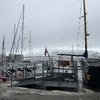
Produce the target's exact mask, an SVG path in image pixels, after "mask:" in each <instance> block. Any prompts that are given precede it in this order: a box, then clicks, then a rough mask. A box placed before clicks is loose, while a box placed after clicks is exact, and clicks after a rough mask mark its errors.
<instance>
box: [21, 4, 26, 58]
mask: <svg viewBox="0 0 100 100" xmlns="http://www.w3.org/2000/svg"><path fill="white" fill-rule="evenodd" d="M24 9H25V5H23V16H22V41H21V60H22V58H23V39H24V37H23V35H24Z"/></svg>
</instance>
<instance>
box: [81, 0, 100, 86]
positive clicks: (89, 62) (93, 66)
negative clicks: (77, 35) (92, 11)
mask: <svg viewBox="0 0 100 100" xmlns="http://www.w3.org/2000/svg"><path fill="white" fill-rule="evenodd" d="M83 9H84V33H85V52H84V55H83V56H84V57H85V59H82V60H81V66H82V69H83V70H82V78H83V82H84V83H85V84H86V85H88V86H94V87H100V77H99V76H100V59H96V58H89V57H88V49H87V36H88V34H87V26H86V7H85V0H83Z"/></svg>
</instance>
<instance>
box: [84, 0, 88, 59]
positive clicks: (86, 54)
mask: <svg viewBox="0 0 100 100" xmlns="http://www.w3.org/2000/svg"><path fill="white" fill-rule="evenodd" d="M83 10H84V34H85V53H84V57H86V58H88V51H87V36H88V35H87V26H86V24H87V23H86V4H85V0H83Z"/></svg>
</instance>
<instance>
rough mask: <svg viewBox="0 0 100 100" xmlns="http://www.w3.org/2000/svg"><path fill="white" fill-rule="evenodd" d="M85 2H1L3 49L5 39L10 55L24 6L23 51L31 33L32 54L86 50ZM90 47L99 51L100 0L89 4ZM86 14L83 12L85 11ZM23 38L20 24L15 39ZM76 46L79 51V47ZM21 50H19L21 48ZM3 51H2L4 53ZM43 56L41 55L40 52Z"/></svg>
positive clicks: (49, 0) (23, 0) (0, 28)
mask: <svg viewBox="0 0 100 100" xmlns="http://www.w3.org/2000/svg"><path fill="white" fill-rule="evenodd" d="M81 1H83V0H0V41H1V42H0V48H1V50H2V40H3V36H5V51H6V52H10V49H11V45H12V41H13V36H14V24H16V26H17V23H18V20H19V16H20V13H21V11H22V7H23V4H24V5H25V28H24V37H27V39H25V40H24V49H28V45H29V44H28V41H29V32H30V31H31V39H32V48H33V52H34V51H36V50H37V49H38V51H39V52H40V51H41V50H43V49H44V48H45V47H47V48H48V49H52V50H53V49H59V48H60V49H61V48H65V49H66V50H67V49H71V48H72V47H73V48H84V35H83V19H81V21H79V17H80V15H83V12H82V13H80V12H81V8H82V7H81ZM86 10H87V29H88V30H87V31H88V33H89V34H90V36H89V37H88V46H89V48H90V49H94V48H95V50H98V48H100V11H99V10H100V0H86ZM82 11H83V10H82ZM79 22H80V25H79ZM19 36H21V22H20V27H19V29H18V34H17V37H16V44H17V41H18V37H19ZM77 45H78V46H79V47H77ZM19 48H20V46H19ZM1 50H0V51H1ZM41 52H42V51H41Z"/></svg>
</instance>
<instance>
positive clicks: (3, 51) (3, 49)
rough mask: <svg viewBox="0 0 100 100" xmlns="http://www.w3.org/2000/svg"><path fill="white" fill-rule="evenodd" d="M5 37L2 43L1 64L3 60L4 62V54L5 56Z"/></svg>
mask: <svg viewBox="0 0 100 100" xmlns="http://www.w3.org/2000/svg"><path fill="white" fill-rule="evenodd" d="M4 45H5V36H3V42H2V63H3V60H4V54H5V47H4Z"/></svg>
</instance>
